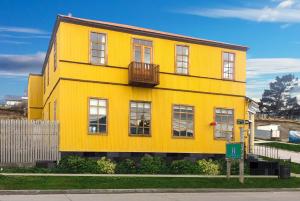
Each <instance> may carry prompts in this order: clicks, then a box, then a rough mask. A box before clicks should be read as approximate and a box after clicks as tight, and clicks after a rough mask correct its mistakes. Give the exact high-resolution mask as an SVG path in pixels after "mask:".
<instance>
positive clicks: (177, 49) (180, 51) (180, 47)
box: [176, 45, 183, 55]
mask: <svg viewBox="0 0 300 201" xmlns="http://www.w3.org/2000/svg"><path fill="white" fill-rule="evenodd" d="M182 52H183V51H182V46H180V45H177V46H176V54H177V55H182Z"/></svg>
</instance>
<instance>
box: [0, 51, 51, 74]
mask: <svg viewBox="0 0 300 201" xmlns="http://www.w3.org/2000/svg"><path fill="white" fill-rule="evenodd" d="M45 55H46V53H45V52H37V53H36V54H32V55H12V54H0V76H27V75H28V74H29V73H39V72H41V69H42V65H43V62H44V58H45Z"/></svg>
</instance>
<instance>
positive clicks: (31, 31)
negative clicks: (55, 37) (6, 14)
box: [0, 26, 49, 34]
mask: <svg viewBox="0 0 300 201" xmlns="http://www.w3.org/2000/svg"><path fill="white" fill-rule="evenodd" d="M0 32H12V33H27V34H49V33H48V32H46V31H43V30H41V29H34V28H27V27H7V26H0Z"/></svg>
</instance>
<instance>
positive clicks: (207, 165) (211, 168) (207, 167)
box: [197, 159, 220, 175]
mask: <svg viewBox="0 0 300 201" xmlns="http://www.w3.org/2000/svg"><path fill="white" fill-rule="evenodd" d="M197 165H198V166H199V172H200V174H205V175H218V174H220V167H219V164H217V163H216V162H214V161H212V160H211V159H209V160H205V159H203V160H198V161H197Z"/></svg>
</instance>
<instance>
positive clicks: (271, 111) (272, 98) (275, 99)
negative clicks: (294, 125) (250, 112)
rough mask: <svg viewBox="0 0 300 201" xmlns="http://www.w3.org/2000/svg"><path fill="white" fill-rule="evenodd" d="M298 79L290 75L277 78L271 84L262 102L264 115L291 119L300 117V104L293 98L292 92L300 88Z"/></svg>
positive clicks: (261, 107)
mask: <svg viewBox="0 0 300 201" xmlns="http://www.w3.org/2000/svg"><path fill="white" fill-rule="evenodd" d="M298 83H299V82H298V78H295V77H294V75H292V74H288V75H283V76H282V77H278V76H277V77H276V79H275V81H274V82H271V83H270V84H269V89H266V90H265V91H264V93H263V95H262V98H261V100H260V110H261V111H262V113H265V114H268V115H269V116H275V117H282V116H283V117H290V116H295V115H296V116H297V115H299V108H300V106H299V104H298V101H297V98H296V97H292V96H291V91H292V90H293V89H294V88H296V87H299V86H298Z"/></svg>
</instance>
